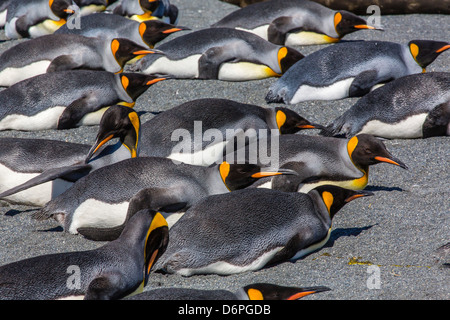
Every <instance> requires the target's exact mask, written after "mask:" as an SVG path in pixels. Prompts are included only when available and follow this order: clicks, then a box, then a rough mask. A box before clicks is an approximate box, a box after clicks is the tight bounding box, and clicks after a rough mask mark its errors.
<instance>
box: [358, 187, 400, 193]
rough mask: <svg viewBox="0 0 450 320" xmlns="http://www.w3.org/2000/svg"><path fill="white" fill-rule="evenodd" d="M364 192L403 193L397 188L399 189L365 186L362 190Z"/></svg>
mask: <svg viewBox="0 0 450 320" xmlns="http://www.w3.org/2000/svg"><path fill="white" fill-rule="evenodd" d="M364 190H367V191H372V192H376V191H387V192H391V191H400V192H403V191H404V190H403V189H402V188H399V187H384V186H367V187H365V188H364Z"/></svg>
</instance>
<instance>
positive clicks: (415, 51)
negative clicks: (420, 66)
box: [409, 43, 419, 60]
mask: <svg viewBox="0 0 450 320" xmlns="http://www.w3.org/2000/svg"><path fill="white" fill-rule="evenodd" d="M409 50H410V51H411V54H412V56H413V58H414V60H416V57H417V55H418V54H419V47H418V46H417V44H415V43H411V44H410V45H409Z"/></svg>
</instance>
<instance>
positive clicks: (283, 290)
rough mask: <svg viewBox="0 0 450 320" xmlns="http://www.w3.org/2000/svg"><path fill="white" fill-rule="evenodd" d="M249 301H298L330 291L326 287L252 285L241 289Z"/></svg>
mask: <svg viewBox="0 0 450 320" xmlns="http://www.w3.org/2000/svg"><path fill="white" fill-rule="evenodd" d="M242 289H243V291H244V292H245V295H246V296H247V297H248V299H249V300H298V299H301V298H303V297H305V296H307V295H310V294H313V293H318V292H324V291H329V290H331V289H330V288H328V287H310V288H298V287H285V286H279V285H276V284H271V283H253V284H250V285H248V286H245V287H243V288H242Z"/></svg>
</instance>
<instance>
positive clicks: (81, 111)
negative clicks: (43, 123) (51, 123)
mask: <svg viewBox="0 0 450 320" xmlns="http://www.w3.org/2000/svg"><path fill="white" fill-rule="evenodd" d="M101 107H102V106H100V105H99V104H98V103H97V99H96V98H95V97H93V96H91V95H89V94H87V95H85V96H84V97H82V98H80V99H77V100H75V101H73V102H72V103H71V104H70V105H69V106H67V108H65V109H64V111H63V113H62V114H61V116H60V117H59V120H58V126H57V129H58V130H63V129H71V128H75V127H76V126H77V124H78V123H79V122H80V120H81V119H83V117H84V116H85V115H86V114H88V113H90V112H95V111H97V110H99V109H100V108H101Z"/></svg>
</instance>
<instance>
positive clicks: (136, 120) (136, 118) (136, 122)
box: [128, 112, 140, 158]
mask: <svg viewBox="0 0 450 320" xmlns="http://www.w3.org/2000/svg"><path fill="white" fill-rule="evenodd" d="M128 118H129V119H130V121H131V124H132V125H133V127H134V130H135V131H136V145H135V148H134V150H132V151H131V157H132V158H136V157H137V154H136V150H137V147H138V143H139V127H140V122H139V116H138V115H137V113H136V112H132V113H130V114H129V115H128Z"/></svg>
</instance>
